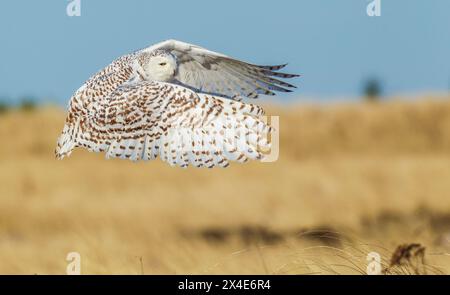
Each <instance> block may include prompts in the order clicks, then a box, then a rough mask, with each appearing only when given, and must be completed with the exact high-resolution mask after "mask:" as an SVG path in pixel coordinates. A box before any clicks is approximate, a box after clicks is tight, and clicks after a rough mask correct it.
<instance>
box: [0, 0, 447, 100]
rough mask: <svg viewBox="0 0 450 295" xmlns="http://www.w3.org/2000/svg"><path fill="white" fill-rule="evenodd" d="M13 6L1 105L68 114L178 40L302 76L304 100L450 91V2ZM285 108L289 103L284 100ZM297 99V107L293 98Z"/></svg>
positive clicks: (87, 1)
mask: <svg viewBox="0 0 450 295" xmlns="http://www.w3.org/2000/svg"><path fill="white" fill-rule="evenodd" d="M369 2H371V1H369V0H339V1H338V0H303V1H301V0H300V1H299V0H292V1H287V0H278V1H262V0H259V1H243V0H237V1H234V0H227V1H206V0H205V1H200V0H199V1H196V0H191V1H175V0H172V1H143V0H140V1H139V0H128V1H118V0H117V1H116V0H81V16H80V17H69V16H67V15H66V6H67V4H68V3H69V1H68V0H42V1H31V0H29V1H25V0H5V1H2V2H1V4H0V38H1V46H0V56H1V57H0V59H1V62H0V81H1V82H0V97H9V98H10V99H12V100H18V99H20V98H21V97H24V96H33V97H37V98H40V99H42V100H45V101H52V102H58V103H62V104H65V102H66V101H67V100H68V99H69V98H70V96H71V94H72V93H73V91H75V90H76V89H77V88H78V87H79V86H80V85H81V84H82V83H83V82H84V81H85V80H86V79H87V78H88V77H89V76H90V75H92V74H93V73H95V72H96V71H97V70H99V69H100V68H102V67H103V66H105V65H107V64H108V63H109V62H110V61H112V60H113V59H114V58H116V57H118V56H120V55H122V54H125V53H127V52H130V51H133V50H135V49H139V48H142V47H145V46H148V45H151V44H153V43H156V42H159V41H162V40H165V39H169V38H174V39H179V40H182V41H186V42H189V43H195V44H198V45H201V46H203V47H207V48H208V49H211V50H215V51H219V52H222V53H225V54H227V55H230V56H233V57H236V58H239V59H243V60H246V61H249V62H252V63H257V64H271V63H274V64H278V63H284V62H289V66H288V68H287V71H289V72H294V73H300V74H303V77H302V78H301V79H298V80H296V81H295V83H296V84H297V85H298V86H299V88H298V90H297V91H296V93H295V97H299V98H302V97H309V98H310V97H313V98H317V99H333V98H337V97H339V98H343V97H348V98H351V97H356V96H358V95H359V94H360V93H361V85H362V82H363V81H364V80H365V79H366V78H368V77H372V76H375V77H378V78H379V79H380V80H381V81H382V82H383V89H384V93H385V94H386V95H397V94H414V95H417V94H421V93H427V92H433V93H435V92H445V91H448V89H449V85H450V58H449V57H450V17H449V14H450V1H448V0H428V1H422V0H381V16H379V17H369V16H367V14H366V6H367V4H368V3H369ZM282 98H283V97H282ZM290 98H291V97H290Z"/></svg>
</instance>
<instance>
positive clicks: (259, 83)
mask: <svg viewBox="0 0 450 295" xmlns="http://www.w3.org/2000/svg"><path fill="white" fill-rule="evenodd" d="M156 49H164V50H168V51H170V52H171V53H172V54H174V55H175V56H176V57H177V60H178V73H177V75H176V79H177V80H178V81H179V82H180V83H181V84H183V85H185V86H187V87H190V88H191V89H194V90H195V91H197V92H202V93H209V94H214V95H220V96H224V97H228V98H237V97H240V96H245V97H250V98H256V97H258V94H266V95H275V92H274V91H281V92H291V90H290V89H288V88H295V86H294V85H292V84H289V83H286V82H284V81H281V80H279V79H277V78H293V77H298V76H299V75H294V74H285V73H280V72H277V71H278V70H280V69H282V68H283V67H285V66H286V65H285V64H284V65H277V66H259V65H254V64H249V63H246V62H243V61H240V60H237V59H233V58H230V57H227V56H225V55H223V54H220V53H217V52H213V51H210V50H207V49H204V48H201V47H199V46H196V45H192V44H188V43H184V42H180V41H176V40H168V41H164V42H161V43H158V44H156V45H153V46H150V47H149V48H146V49H144V51H153V50H156ZM275 77H277V78H275Z"/></svg>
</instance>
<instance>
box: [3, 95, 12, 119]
mask: <svg viewBox="0 0 450 295" xmlns="http://www.w3.org/2000/svg"><path fill="white" fill-rule="evenodd" d="M10 108H11V106H10V105H9V104H8V103H7V102H6V99H3V98H0V115H1V114H4V113H6V112H7V111H8V110H9V109H10Z"/></svg>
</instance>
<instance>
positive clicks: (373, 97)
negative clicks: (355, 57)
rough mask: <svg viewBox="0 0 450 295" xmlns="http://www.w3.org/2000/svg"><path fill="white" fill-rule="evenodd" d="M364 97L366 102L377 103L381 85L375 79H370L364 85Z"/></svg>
mask: <svg viewBox="0 0 450 295" xmlns="http://www.w3.org/2000/svg"><path fill="white" fill-rule="evenodd" d="M363 91H364V97H365V99H366V100H368V101H377V100H379V98H380V95H381V84H380V82H379V81H378V79H376V78H370V79H368V80H367V81H366V82H365V83H364V90H363Z"/></svg>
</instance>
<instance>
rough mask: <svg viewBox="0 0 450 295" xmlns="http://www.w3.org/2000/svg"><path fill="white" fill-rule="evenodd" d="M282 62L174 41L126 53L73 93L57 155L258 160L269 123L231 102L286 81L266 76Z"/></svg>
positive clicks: (208, 163) (206, 162)
mask: <svg viewBox="0 0 450 295" xmlns="http://www.w3.org/2000/svg"><path fill="white" fill-rule="evenodd" d="M282 67H284V65H280V66H255V65H250V64H247V63H243V62H240V61H237V60H234V59H231V58H228V57H226V56H223V55H221V54H218V53H214V52H211V51H208V50H206V49H203V48H200V47H197V46H194V45H190V44H187V43H182V42H178V41H173V40H169V41H165V42H162V43H159V44H157V45H154V46H152V47H149V48H146V49H143V50H140V51H137V52H134V53H132V54H128V55H125V56H123V57H120V58H119V59H117V60H116V61H114V62H113V63H111V64H110V65H109V66H107V67H106V68H104V69H103V70H101V71H100V72H98V73H97V74H95V75H94V76H93V77H91V78H90V79H89V80H88V81H87V82H86V83H85V84H84V85H83V86H82V87H81V88H80V89H78V91H77V92H76V93H75V94H74V95H73V97H72V98H71V100H70V103H69V111H68V115H67V118H66V123H65V126H64V128H63V132H62V134H61V136H60V138H59V139H58V142H57V147H56V151H55V153H56V157H57V158H58V159H62V158H64V157H65V156H68V155H70V154H71V152H72V151H73V149H74V148H75V147H83V148H86V149H88V150H89V151H94V152H104V153H105V154H106V157H108V158H109V157H116V158H122V159H129V160H133V161H137V160H152V159H155V158H157V157H160V158H161V159H162V160H163V161H165V162H167V163H169V164H170V165H178V166H181V167H187V166H189V165H192V166H195V167H208V168H212V167H215V166H221V167H226V166H228V164H229V161H237V162H246V161H248V160H249V159H262V158H263V156H264V151H267V150H268V149H270V142H269V141H268V138H269V134H270V132H271V127H270V126H269V125H268V124H266V123H265V120H264V118H263V114H264V112H263V110H262V109H261V108H260V107H258V106H256V105H253V104H246V103H242V102H240V101H238V100H239V99H240V98H241V97H242V96H245V97H257V95H258V94H261V93H263V94H269V95H271V94H273V92H272V90H273V91H282V90H280V89H284V88H282V87H281V86H285V87H291V86H292V85H290V84H287V83H285V82H282V81H279V80H277V79H274V78H271V77H270V76H278V77H287V76H280V73H278V72H273V71H276V70H278V69H281V68H282ZM283 75H288V74H283ZM293 76H296V75H288V77H293ZM284 90H286V89H284ZM230 98H234V99H230Z"/></svg>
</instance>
